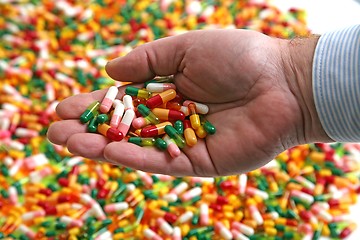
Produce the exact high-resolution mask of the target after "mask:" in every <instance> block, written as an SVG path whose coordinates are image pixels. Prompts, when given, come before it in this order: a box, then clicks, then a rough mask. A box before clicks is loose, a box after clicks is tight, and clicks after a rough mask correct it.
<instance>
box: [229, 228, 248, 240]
mask: <svg viewBox="0 0 360 240" xmlns="http://www.w3.org/2000/svg"><path fill="white" fill-rule="evenodd" d="M231 234H232V235H233V238H234V239H235V240H249V238H248V237H246V236H245V235H244V234H242V233H241V232H239V231H237V230H235V229H233V230H231Z"/></svg>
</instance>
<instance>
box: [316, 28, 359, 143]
mask: <svg viewBox="0 0 360 240" xmlns="http://www.w3.org/2000/svg"><path fill="white" fill-rule="evenodd" d="M312 81H313V94H314V100H315V107H316V111H317V113H318V115H319V118H320V122H321V124H322V126H323V128H324V130H325V132H326V133H327V135H328V136H329V137H330V138H332V139H333V140H334V141H337V142H360V25H355V26H351V27H348V28H345V29H341V30H338V31H334V32H328V33H325V34H323V35H322V36H321V37H320V38H319V41H318V44H317V45H316V48H315V54H314V59H313V71H312Z"/></svg>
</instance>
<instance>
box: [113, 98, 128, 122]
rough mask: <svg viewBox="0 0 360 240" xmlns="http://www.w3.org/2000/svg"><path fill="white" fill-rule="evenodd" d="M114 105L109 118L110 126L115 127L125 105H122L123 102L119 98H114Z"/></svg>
mask: <svg viewBox="0 0 360 240" xmlns="http://www.w3.org/2000/svg"><path fill="white" fill-rule="evenodd" d="M114 106H115V109H114V112H113V115H112V117H111V120H110V126H111V127H114V128H117V127H118V126H119V124H120V121H121V118H122V116H123V114H124V110H125V107H124V104H123V103H122V102H121V101H120V100H119V99H115V100H114Z"/></svg>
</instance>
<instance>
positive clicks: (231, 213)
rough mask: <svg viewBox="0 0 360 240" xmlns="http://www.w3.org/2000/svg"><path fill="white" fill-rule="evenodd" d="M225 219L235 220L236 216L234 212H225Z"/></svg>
mask: <svg viewBox="0 0 360 240" xmlns="http://www.w3.org/2000/svg"><path fill="white" fill-rule="evenodd" d="M224 217H225V218H227V219H233V218H235V214H234V212H231V211H224Z"/></svg>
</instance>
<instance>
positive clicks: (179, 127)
mask: <svg viewBox="0 0 360 240" xmlns="http://www.w3.org/2000/svg"><path fill="white" fill-rule="evenodd" d="M174 128H175V130H176V131H177V132H178V133H179V134H181V135H182V134H184V123H183V122H182V121H181V120H177V121H175V123H174Z"/></svg>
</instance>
